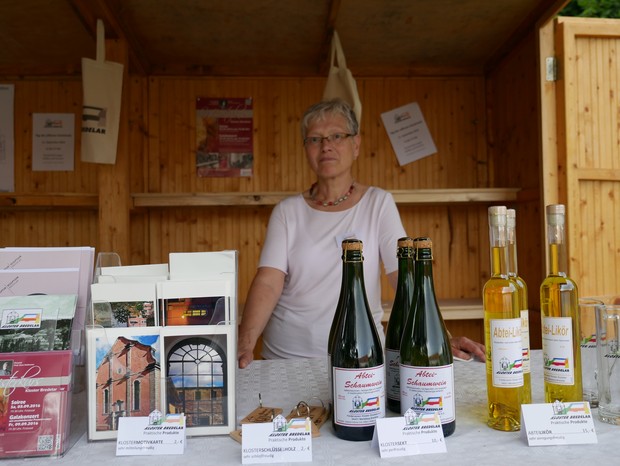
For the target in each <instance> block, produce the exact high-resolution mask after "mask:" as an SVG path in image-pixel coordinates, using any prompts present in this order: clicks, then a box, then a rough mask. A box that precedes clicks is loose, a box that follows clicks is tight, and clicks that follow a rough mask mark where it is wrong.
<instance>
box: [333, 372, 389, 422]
mask: <svg viewBox="0 0 620 466" xmlns="http://www.w3.org/2000/svg"><path fill="white" fill-rule="evenodd" d="M333 386H334V421H335V422H336V424H339V425H342V426H347V427H368V426H374V425H375V421H376V420H377V419H379V418H382V417H385V367H384V366H383V364H382V365H380V366H377V367H370V368H367V369H345V368H342V367H334V368H333Z"/></svg>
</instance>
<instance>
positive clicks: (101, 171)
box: [98, 40, 131, 261]
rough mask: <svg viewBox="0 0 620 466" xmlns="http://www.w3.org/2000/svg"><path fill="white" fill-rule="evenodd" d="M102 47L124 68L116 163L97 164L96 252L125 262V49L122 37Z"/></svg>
mask: <svg viewBox="0 0 620 466" xmlns="http://www.w3.org/2000/svg"><path fill="white" fill-rule="evenodd" d="M106 50H107V51H108V52H107V53H108V55H109V56H110V58H111V59H112V60H113V61H115V62H117V63H123V64H124V65H125V68H124V75H123V91H122V92H123V98H122V101H121V115H120V124H119V131H118V144H117V154H116V163H114V164H99V166H98V184H99V247H100V252H115V253H117V254H118V255H119V256H120V257H121V260H122V261H128V260H129V258H130V257H131V230H130V228H129V227H130V224H129V216H130V208H131V198H130V195H129V156H130V152H131V151H130V150H129V118H128V117H127V114H128V112H129V101H130V98H129V96H128V95H127V94H128V93H129V87H130V86H129V75H128V70H127V62H128V50H127V44H126V42H125V41H123V40H115V41H113V40H106Z"/></svg>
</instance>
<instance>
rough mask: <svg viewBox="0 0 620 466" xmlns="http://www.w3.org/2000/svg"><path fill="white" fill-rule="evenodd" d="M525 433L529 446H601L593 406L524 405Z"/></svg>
mask: <svg viewBox="0 0 620 466" xmlns="http://www.w3.org/2000/svg"><path fill="white" fill-rule="evenodd" d="M521 411H522V414H523V420H522V431H523V432H524V433H525V435H527V443H528V445H529V446H531V447H532V446H540V445H577V444H584V443H598V440H597V438H596V431H595V429H594V422H593V421H592V413H591V411H590V403H588V402H587V401H575V402H566V403H562V402H560V401H556V402H555V403H544V404H529V405H521Z"/></svg>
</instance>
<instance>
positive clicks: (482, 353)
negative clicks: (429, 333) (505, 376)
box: [450, 337, 487, 362]
mask: <svg viewBox="0 0 620 466" xmlns="http://www.w3.org/2000/svg"><path fill="white" fill-rule="evenodd" d="M450 345H451V346H452V355H453V356H455V357H457V358H461V359H466V360H469V359H471V358H475V359H477V360H478V361H481V362H485V361H486V360H487V358H486V350H485V348H484V345H483V344H481V343H478V342H476V341H473V340H470V339H469V338H467V337H452V338H451V339H450Z"/></svg>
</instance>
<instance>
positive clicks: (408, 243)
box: [398, 236, 413, 248]
mask: <svg viewBox="0 0 620 466" xmlns="http://www.w3.org/2000/svg"><path fill="white" fill-rule="evenodd" d="M398 247H399V248H412V247H413V238H411V237H409V236H405V237H403V238H399V239H398Z"/></svg>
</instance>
